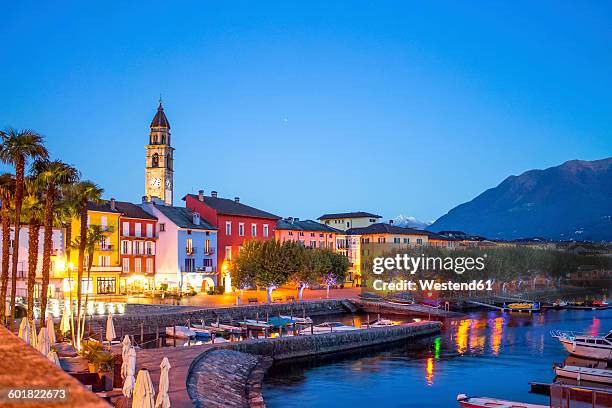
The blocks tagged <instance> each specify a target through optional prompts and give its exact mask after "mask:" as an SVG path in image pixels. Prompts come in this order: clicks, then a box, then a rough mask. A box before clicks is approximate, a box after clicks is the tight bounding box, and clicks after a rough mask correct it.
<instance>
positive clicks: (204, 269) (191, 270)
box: [181, 266, 217, 273]
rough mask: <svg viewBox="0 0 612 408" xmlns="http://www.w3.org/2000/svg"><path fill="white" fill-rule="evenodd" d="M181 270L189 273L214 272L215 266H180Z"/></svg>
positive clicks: (215, 270)
mask: <svg viewBox="0 0 612 408" xmlns="http://www.w3.org/2000/svg"><path fill="white" fill-rule="evenodd" d="M181 272H189V273H196V272H197V273H216V272H217V268H215V267H214V266H194V267H193V268H185V267H181Z"/></svg>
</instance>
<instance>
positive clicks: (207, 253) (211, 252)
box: [204, 248, 215, 256]
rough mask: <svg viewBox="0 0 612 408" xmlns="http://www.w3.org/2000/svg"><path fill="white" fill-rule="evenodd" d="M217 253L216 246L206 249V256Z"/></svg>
mask: <svg viewBox="0 0 612 408" xmlns="http://www.w3.org/2000/svg"><path fill="white" fill-rule="evenodd" d="M214 254H215V248H208V249H207V250H204V255H206V256H211V255H214Z"/></svg>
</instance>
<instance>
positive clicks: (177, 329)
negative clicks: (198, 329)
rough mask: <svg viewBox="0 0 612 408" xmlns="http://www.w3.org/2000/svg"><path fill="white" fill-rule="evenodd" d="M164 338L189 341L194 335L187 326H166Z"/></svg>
mask: <svg viewBox="0 0 612 408" xmlns="http://www.w3.org/2000/svg"><path fill="white" fill-rule="evenodd" d="M166 336H168V337H176V338H177V339H191V338H194V337H195V336H196V333H195V332H194V331H193V330H191V329H190V328H188V327H187V326H168V327H166Z"/></svg>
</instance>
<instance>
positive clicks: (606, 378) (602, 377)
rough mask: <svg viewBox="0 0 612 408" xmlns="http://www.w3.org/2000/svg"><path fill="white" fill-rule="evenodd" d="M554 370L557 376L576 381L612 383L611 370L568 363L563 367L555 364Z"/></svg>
mask: <svg viewBox="0 0 612 408" xmlns="http://www.w3.org/2000/svg"><path fill="white" fill-rule="evenodd" d="M554 370H555V373H556V374H557V375H558V376H559V377H565V378H572V379H574V380H578V381H590V382H597V383H603V384H612V370H604V369H600V368H588V367H577V366H568V365H566V366H563V367H559V366H555V367H554Z"/></svg>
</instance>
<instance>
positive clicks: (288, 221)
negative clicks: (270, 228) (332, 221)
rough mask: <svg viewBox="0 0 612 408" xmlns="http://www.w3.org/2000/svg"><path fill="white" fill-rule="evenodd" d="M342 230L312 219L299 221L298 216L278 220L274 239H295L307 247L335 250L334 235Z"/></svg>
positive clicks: (341, 232) (282, 240)
mask: <svg viewBox="0 0 612 408" xmlns="http://www.w3.org/2000/svg"><path fill="white" fill-rule="evenodd" d="M338 234H344V232H343V231H340V230H337V229H335V228H332V227H330V226H328V225H324V224H320V223H318V222H316V221H312V220H304V221H300V219H299V218H292V217H289V218H284V219H281V220H278V222H277V223H276V228H275V231H274V237H275V238H276V240H278V241H281V242H284V241H295V242H299V243H301V244H302V245H303V246H305V247H307V248H320V249H329V250H330V251H335V248H336V246H335V242H336V236H337V235H338Z"/></svg>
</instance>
